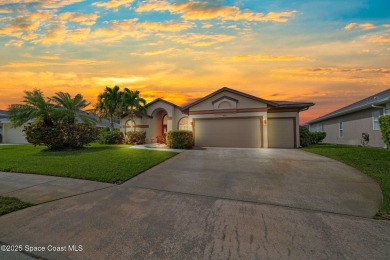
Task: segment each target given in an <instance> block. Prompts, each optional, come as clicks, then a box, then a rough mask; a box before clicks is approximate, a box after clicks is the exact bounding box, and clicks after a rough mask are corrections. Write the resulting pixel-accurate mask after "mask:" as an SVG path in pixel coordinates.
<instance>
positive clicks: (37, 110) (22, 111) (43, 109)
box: [8, 89, 54, 127]
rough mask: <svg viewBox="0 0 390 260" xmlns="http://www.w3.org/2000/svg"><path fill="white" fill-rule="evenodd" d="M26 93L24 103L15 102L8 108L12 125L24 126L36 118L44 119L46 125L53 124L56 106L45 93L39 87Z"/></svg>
mask: <svg viewBox="0 0 390 260" xmlns="http://www.w3.org/2000/svg"><path fill="white" fill-rule="evenodd" d="M24 93H25V96H24V100H23V102H24V104H14V105H10V106H9V108H8V118H9V120H10V121H11V123H12V125H13V126H14V127H17V126H22V125H23V124H25V123H27V122H28V121H30V120H34V119H35V120H42V121H43V123H44V124H45V125H46V126H53V124H54V122H53V111H54V106H53V105H52V104H51V103H50V102H48V101H46V100H45V98H44V96H43V93H42V92H41V91H40V90H38V89H34V90H33V91H24Z"/></svg>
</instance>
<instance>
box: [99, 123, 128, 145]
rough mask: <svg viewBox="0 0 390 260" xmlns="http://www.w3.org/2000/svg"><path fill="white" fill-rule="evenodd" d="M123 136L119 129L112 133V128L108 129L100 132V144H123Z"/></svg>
mask: <svg viewBox="0 0 390 260" xmlns="http://www.w3.org/2000/svg"><path fill="white" fill-rule="evenodd" d="M123 139H124V138H123V134H122V132H121V131H119V129H114V130H113V131H110V128H108V127H106V128H103V129H101V130H100V134H99V143H100V144H122V143H123Z"/></svg>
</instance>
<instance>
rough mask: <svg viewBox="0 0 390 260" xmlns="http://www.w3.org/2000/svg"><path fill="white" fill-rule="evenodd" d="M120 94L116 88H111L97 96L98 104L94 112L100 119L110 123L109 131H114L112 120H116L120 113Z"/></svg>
mask: <svg viewBox="0 0 390 260" xmlns="http://www.w3.org/2000/svg"><path fill="white" fill-rule="evenodd" d="M121 105H122V92H121V91H120V89H119V87H118V86H115V87H113V88H110V87H106V88H105V89H104V92H103V93H102V94H100V95H99V96H98V103H97V105H96V108H95V111H96V112H97V113H98V115H99V117H100V118H108V119H109V121H110V130H111V131H113V130H114V118H118V119H119V116H120V115H121V114H122V113H121Z"/></svg>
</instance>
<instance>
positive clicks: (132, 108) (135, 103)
mask: <svg viewBox="0 0 390 260" xmlns="http://www.w3.org/2000/svg"><path fill="white" fill-rule="evenodd" d="M139 94H140V92H139V91H138V90H136V91H132V90H130V89H128V88H125V89H124V91H123V93H122V100H121V102H122V103H121V107H122V109H121V110H122V111H121V112H122V116H124V115H128V116H129V117H130V118H131V119H133V118H134V116H135V115H136V113H141V115H142V114H146V108H145V105H146V100H145V99H143V98H141V97H140V95H139Z"/></svg>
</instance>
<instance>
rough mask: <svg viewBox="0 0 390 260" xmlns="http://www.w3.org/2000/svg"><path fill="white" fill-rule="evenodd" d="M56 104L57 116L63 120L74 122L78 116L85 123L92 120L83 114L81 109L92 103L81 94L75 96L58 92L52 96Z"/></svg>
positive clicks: (51, 99)
mask: <svg viewBox="0 0 390 260" xmlns="http://www.w3.org/2000/svg"><path fill="white" fill-rule="evenodd" d="M50 101H53V102H54V104H55V108H56V112H57V116H58V117H59V118H61V119H62V121H63V122H67V123H70V124H74V123H75V122H76V118H77V116H78V117H79V118H80V119H81V120H83V121H84V122H85V123H87V122H91V119H90V118H88V117H86V116H83V115H82V114H81V113H80V111H82V110H83V109H85V108H86V107H87V106H89V105H90V103H88V102H87V101H86V100H85V99H84V98H83V96H82V95H81V94H77V95H76V96H75V97H74V98H72V96H71V95H70V94H69V93H64V92H57V93H56V95H55V96H53V97H51V98H50Z"/></svg>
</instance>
